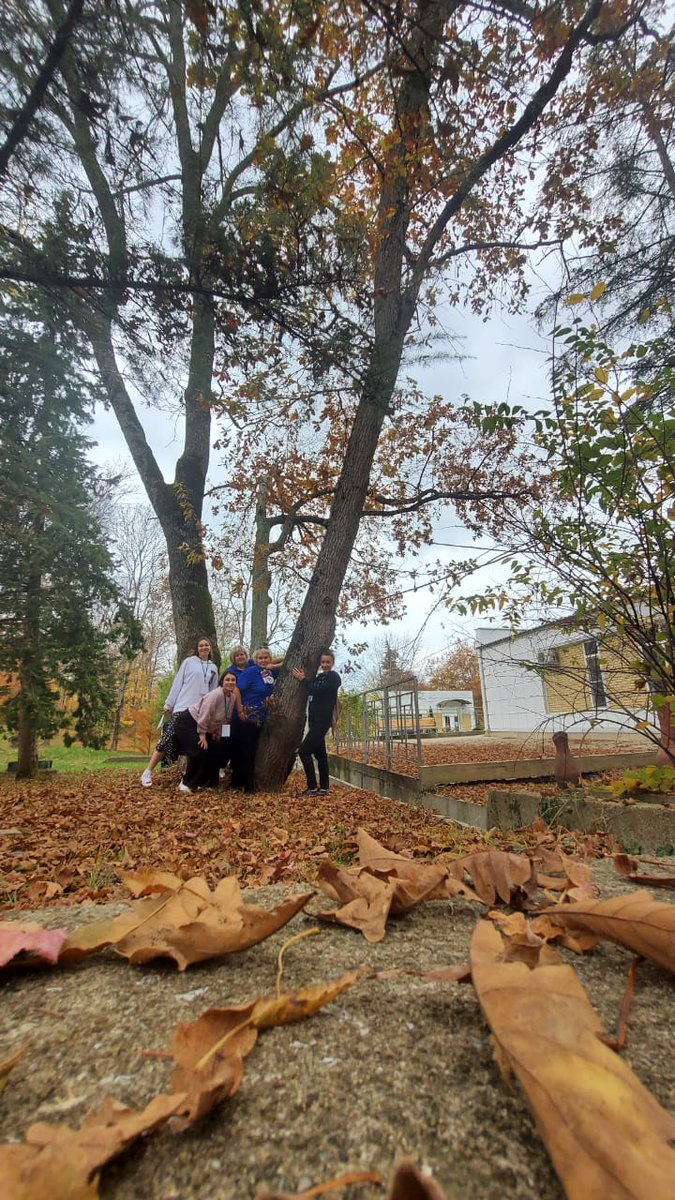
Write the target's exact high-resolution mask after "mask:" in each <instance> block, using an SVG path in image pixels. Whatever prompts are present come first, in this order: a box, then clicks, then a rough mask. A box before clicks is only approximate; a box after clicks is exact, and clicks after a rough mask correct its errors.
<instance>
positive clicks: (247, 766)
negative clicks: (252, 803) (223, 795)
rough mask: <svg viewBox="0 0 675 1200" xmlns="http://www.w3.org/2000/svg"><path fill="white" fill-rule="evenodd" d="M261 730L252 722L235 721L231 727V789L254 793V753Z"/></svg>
mask: <svg viewBox="0 0 675 1200" xmlns="http://www.w3.org/2000/svg"><path fill="white" fill-rule="evenodd" d="M261 730H262V725H256V724H255V723H254V722H253V721H235V722H234V725H233V726H232V736H231V737H230V742H231V743H232V753H231V759H230V761H231V763H232V787H233V788H243V789H244V791H245V792H254V791H255V752H256V750H257V748H258V739H259V737H260V733H261Z"/></svg>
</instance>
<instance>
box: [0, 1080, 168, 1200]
mask: <svg viewBox="0 0 675 1200" xmlns="http://www.w3.org/2000/svg"><path fill="white" fill-rule="evenodd" d="M183 1101H184V1097H183V1096H181V1095H178V1094H177V1095H173V1096H155V1098H154V1099H153V1100H151V1101H150V1103H149V1104H148V1105H147V1106H146V1108H144V1109H143V1111H142V1112H136V1111H135V1109H132V1108H126V1107H125V1105H123V1104H118V1103H117V1102H116V1101H115V1100H106V1101H104V1103H103V1104H102V1105H101V1107H100V1109H98V1111H96V1112H91V1113H89V1114H88V1115H87V1116H86V1117H85V1118H84V1120H83V1122H82V1125H81V1126H80V1128H79V1129H71V1128H70V1127H69V1126H68V1125H49V1124H47V1123H46V1122H39V1123H38V1124H36V1125H31V1126H30V1128H29V1129H28V1132H27V1134H26V1140H25V1142H19V1143H16V1144H12V1145H4V1146H0V1178H1V1179H2V1189H3V1190H2V1197H3V1200H96V1197H97V1196H98V1174H97V1173H98V1171H99V1170H100V1169H101V1167H102V1166H103V1165H104V1164H105V1163H107V1162H109V1161H110V1159H112V1158H115V1157H116V1155H118V1154H121V1152H122V1151H123V1150H125V1149H126V1147H127V1146H129V1145H130V1144H131V1143H132V1142H133V1141H135V1140H136V1139H137V1138H139V1137H141V1135H142V1134H145V1133H150V1131H151V1130H153V1129H157V1128H158V1127H159V1126H160V1125H163V1124H164V1123H165V1122H166V1121H167V1120H168V1119H169V1117H171V1116H173V1114H174V1113H175V1112H177V1111H178V1109H179V1108H180V1107H181V1105H182V1103H183Z"/></svg>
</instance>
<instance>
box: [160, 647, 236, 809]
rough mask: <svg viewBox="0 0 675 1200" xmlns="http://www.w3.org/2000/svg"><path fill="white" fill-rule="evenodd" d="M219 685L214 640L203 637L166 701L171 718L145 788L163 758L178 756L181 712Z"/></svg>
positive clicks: (182, 665) (185, 662)
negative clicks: (176, 742) (176, 724)
mask: <svg viewBox="0 0 675 1200" xmlns="http://www.w3.org/2000/svg"><path fill="white" fill-rule="evenodd" d="M217 686H218V668H217V666H216V664H215V663H214V661H213V659H212V658H211V643H210V641H209V639H208V638H205V637H204V638H199V641H198V642H197V645H196V646H195V652H194V654H191V655H190V657H189V658H184V659H183V661H182V663H181V664H180V666H179V668H178V670H177V671H176V676H175V679H174V681H173V683H172V684H171V690H170V692H169V694H168V696H167V698H166V700H165V701H164V716H165V718H167V719H166V720H165V722H164V727H163V729H162V736H161V737H160V739H159V741H158V743H157V748H156V749H155V752H154V754H153V755H152V758H151V759H150V762H149V763H148V765H147V767H146V768H145V770H144V772H143V774H142V775H141V783H142V784H143V787H152V772H153V771H154V769H155V767H156V766H157V763H158V762H161V760H162V759H163V758H168V759H169V760H174V761H175V759H176V758H177V757H178V754H177V752H176V751H175V747H174V737H173V727H174V722H175V719H176V717H177V716H178V715H179V713H182V712H186V711H187V709H188V708H190V707H191V706H192V705H193V704H197V702H198V701H199V700H200V699H201V697H202V696H206V695H207V693H208V692H212V691H213V689H214V688H215V687H217Z"/></svg>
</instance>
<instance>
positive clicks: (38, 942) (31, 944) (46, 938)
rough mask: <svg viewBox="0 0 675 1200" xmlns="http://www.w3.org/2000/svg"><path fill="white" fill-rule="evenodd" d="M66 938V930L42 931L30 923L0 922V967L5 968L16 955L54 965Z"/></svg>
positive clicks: (38, 926)
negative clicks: (30, 957)
mask: <svg viewBox="0 0 675 1200" xmlns="http://www.w3.org/2000/svg"><path fill="white" fill-rule="evenodd" d="M67 937H68V930H67V929H43V928H42V926H41V925H35V924H32V923H24V922H21V921H0V967H5V966H7V963H8V962H10V960H11V959H13V958H16V956H17V954H23V953H28V954H33V955H35V956H36V957H37V958H42V959H45V960H46V961H47V962H50V963H55V962H56V961H57V960H58V957H59V953H60V951H61V947H62V946H63V943H64V942H65V940H66V938H67Z"/></svg>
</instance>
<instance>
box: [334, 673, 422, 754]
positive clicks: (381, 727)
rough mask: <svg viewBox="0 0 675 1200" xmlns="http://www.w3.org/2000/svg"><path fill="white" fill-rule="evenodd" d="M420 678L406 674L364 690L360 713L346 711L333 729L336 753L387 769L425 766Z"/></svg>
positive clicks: (361, 697) (361, 696)
mask: <svg viewBox="0 0 675 1200" xmlns="http://www.w3.org/2000/svg"><path fill="white" fill-rule="evenodd" d="M417 692H418V681H417V677H416V676H415V675H409V676H406V677H405V678H404V679H401V680H399V681H398V682H397V683H396V684H392V685H391V686H390V687H382V688H370V689H369V690H368V691H365V692H361V694H360V705H359V710H358V711H357V712H354V711H352V710H351V709H350V710H343V712H342V714H341V717H340V720H339V722H338V724H337V726H336V728H335V730H334V734H333V738H334V742H335V752H336V754H342V755H344V756H345V757H346V758H356V759H359V760H360V761H362V762H365V763H369V764H371V765H373V766H376V767H384V768H386V770H388V771H402V772H403V773H405V774H410V773H411V769H412V772H413V773H415V774H417V775H419V773H420V771H421V769H422V739H421V733H420V714H419V703H418V695H417Z"/></svg>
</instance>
